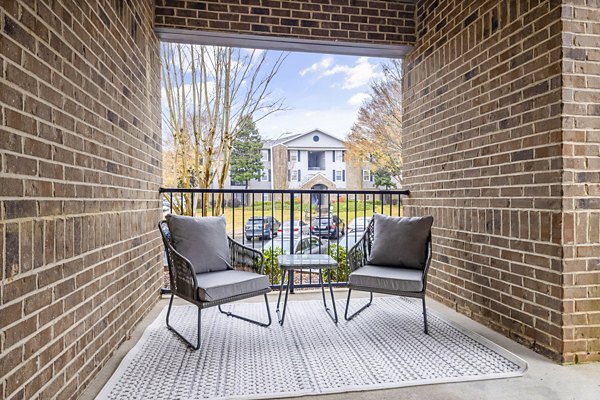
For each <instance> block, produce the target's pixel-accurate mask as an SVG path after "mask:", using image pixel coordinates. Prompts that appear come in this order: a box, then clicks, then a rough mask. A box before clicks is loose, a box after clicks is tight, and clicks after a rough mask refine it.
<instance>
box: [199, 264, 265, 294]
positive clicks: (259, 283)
mask: <svg viewBox="0 0 600 400" xmlns="http://www.w3.org/2000/svg"><path fill="white" fill-rule="evenodd" d="M196 282H197V283H198V297H199V298H200V300H202V301H216V300H221V299H225V298H228V297H232V296H237V295H240V294H246V293H251V292H256V291H259V290H263V289H268V288H269V278H268V277H267V276H266V275H260V274H257V273H254V272H248V271H238V270H233V269H230V270H227V271H218V272H209V273H204V274H196Z"/></svg>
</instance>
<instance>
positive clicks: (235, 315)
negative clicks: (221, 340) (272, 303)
mask: <svg viewBox="0 0 600 400" xmlns="http://www.w3.org/2000/svg"><path fill="white" fill-rule="evenodd" d="M264 296H265V305H266V306H267V317H268V319H269V320H268V322H266V323H265V322H260V321H256V320H253V319H250V318H246V317H242V316H241V315H237V314H234V313H232V312H229V311H223V310H222V309H221V306H218V308H219V311H220V312H221V314H225V315H227V316H228V317H233V318H237V319H241V320H242V321H247V322H251V323H253V324H256V325H259V326H264V327H267V326H269V325H271V310H270V309H269V299H268V298H267V295H266V294H265V295H264Z"/></svg>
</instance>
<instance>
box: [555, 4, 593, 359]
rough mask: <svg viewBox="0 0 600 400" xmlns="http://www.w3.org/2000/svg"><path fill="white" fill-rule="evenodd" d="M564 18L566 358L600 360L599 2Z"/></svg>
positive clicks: (570, 7) (570, 10)
mask: <svg viewBox="0 0 600 400" xmlns="http://www.w3.org/2000/svg"><path fill="white" fill-rule="evenodd" d="M586 3H587V5H586ZM562 18H563V34H562V39H563V40H562V44H563V55H564V61H563V102H564V108H563V115H564V117H563V123H562V127H563V137H564V144H563V159H564V173H563V190H564V198H563V209H564V216H563V224H564V231H563V232H564V237H563V243H564V248H563V249H564V262H563V269H564V278H563V279H564V281H563V288H564V289H563V290H564V301H563V307H564V316H563V325H564V326H563V335H564V353H565V355H564V357H565V361H566V362H581V361H600V5H599V4H598V3H597V2H592V1H587V2H586V1H585V0H577V1H564V5H563V8H562Z"/></svg>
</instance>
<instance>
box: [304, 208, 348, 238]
mask: <svg viewBox="0 0 600 400" xmlns="http://www.w3.org/2000/svg"><path fill="white" fill-rule="evenodd" d="M345 230H346V226H345V224H344V221H342V220H341V218H340V217H338V216H337V215H335V214H333V215H329V216H326V217H318V218H315V219H314V220H313V224H312V226H311V232H312V233H313V235H317V236H321V237H328V238H332V239H334V238H339V237H340V236H343V235H344V231H345Z"/></svg>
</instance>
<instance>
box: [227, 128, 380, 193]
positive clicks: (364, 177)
mask: <svg viewBox="0 0 600 400" xmlns="http://www.w3.org/2000/svg"><path fill="white" fill-rule="evenodd" d="M262 161H263V165H264V167H263V176H262V178H261V179H259V180H252V181H250V182H249V183H248V188H250V189H368V188H372V187H373V177H372V174H371V168H370V163H368V162H363V161H361V162H359V163H355V162H351V161H350V160H347V157H346V147H345V144H344V142H343V141H342V140H340V139H338V138H336V137H335V136H332V135H330V134H328V133H326V132H323V131H322V130H319V129H314V130H311V131H309V132H305V133H300V134H285V135H282V136H281V137H280V138H278V139H276V140H270V141H266V142H265V143H264V146H263V149H262ZM229 184H230V185H229V187H231V188H244V186H245V185H244V183H242V182H231V180H230V182H229Z"/></svg>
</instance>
